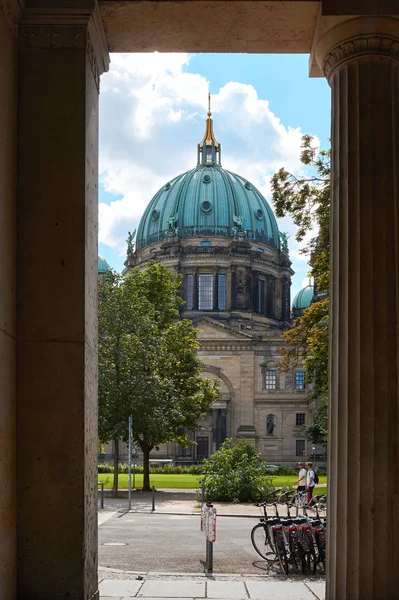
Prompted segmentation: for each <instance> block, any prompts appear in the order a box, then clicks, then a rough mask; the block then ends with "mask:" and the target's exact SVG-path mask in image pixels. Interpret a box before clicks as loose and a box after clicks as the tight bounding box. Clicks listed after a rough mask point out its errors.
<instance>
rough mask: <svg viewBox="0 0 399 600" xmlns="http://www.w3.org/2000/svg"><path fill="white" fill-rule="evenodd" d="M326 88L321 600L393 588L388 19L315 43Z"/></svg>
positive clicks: (395, 357) (395, 245)
mask: <svg viewBox="0 0 399 600" xmlns="http://www.w3.org/2000/svg"><path fill="white" fill-rule="evenodd" d="M316 56H317V60H318V63H319V65H320V66H321V67H322V68H323V70H324V73H325V75H326V77H327V78H328V81H329V83H330V85H331V90H332V215H331V222H332V226H331V232H332V233H331V244H332V284H331V317H330V326H331V332H330V335H331V364H330V390H331V398H330V416H329V460H328V464H329V480H328V569H327V595H326V598H327V600H346V599H348V598H350V599H352V600H389V599H392V600H393V599H394V598H397V597H398V590H399V552H398V549H397V544H398V539H399V495H398V489H399V466H398V465H399V456H398V408H399V405H398V361H399V351H398V318H399V315H398V300H399V21H398V20H395V19H390V18H380V19H366V18H365V19H354V20H352V21H348V22H346V23H345V24H343V25H340V26H338V27H336V28H335V29H332V30H330V31H329V32H328V33H327V34H326V35H325V36H324V37H323V38H321V40H320V42H319V44H318V46H317V48H316Z"/></svg>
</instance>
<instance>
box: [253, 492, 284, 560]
mask: <svg viewBox="0 0 399 600" xmlns="http://www.w3.org/2000/svg"><path fill="white" fill-rule="evenodd" d="M280 492H281V489H276V490H273V491H272V492H270V493H269V494H268V495H267V496H266V500H265V501H264V502H259V503H257V504H255V506H258V507H261V508H263V517H261V518H260V521H259V523H258V524H257V525H255V526H254V527H253V528H252V531H251V541H252V545H253V547H254V548H255V550H256V552H257V553H258V554H259V556H261V557H262V558H264V559H265V560H267V561H269V562H274V560H275V559H276V547H275V541H274V537H273V527H276V526H278V525H280V517H279V514H278V509H277V504H276V502H277V496H278V494H279V493H280ZM268 507H273V508H274V510H275V512H276V515H275V516H269V515H268V514H267V508H268Z"/></svg>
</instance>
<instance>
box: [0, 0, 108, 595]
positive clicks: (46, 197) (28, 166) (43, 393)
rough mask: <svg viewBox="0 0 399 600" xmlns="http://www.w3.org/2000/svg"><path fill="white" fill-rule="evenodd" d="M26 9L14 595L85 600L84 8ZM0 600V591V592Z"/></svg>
mask: <svg viewBox="0 0 399 600" xmlns="http://www.w3.org/2000/svg"><path fill="white" fill-rule="evenodd" d="M59 4H60V7H57V6H56V5H57V2H56V0H55V1H53V2H46V1H44V0H43V4H42V5H41V4H40V1H39V0H37V1H36V2H29V3H28V8H27V9H26V11H25V13H24V16H23V20H22V24H21V27H20V36H19V85H18V91H19V107H18V109H19V121H18V131H19V145H18V159H19V165H18V169H19V173H18V178H19V187H18V223H17V227H18V230H17V240H18V242H17V246H18V247H17V298H18V302H17V441H16V449H17V451H16V455H17V541H18V548H17V550H18V583H17V597H18V599H19V600H34V599H39V598H40V600H55V599H56V598H57V599H61V598H68V599H69V600H97V599H98V598H99V591H98V579H97V577H98V576H97V552H98V549H97V547H98V540H97V444H98V435H97V297H98V293H97V211H98V209H97V202H98V167H97V165H98V92H99V79H100V75H101V73H102V72H103V71H104V70H106V69H107V68H108V60H109V59H108V52H107V47H106V42H105V37H104V32H103V29H102V23H101V19H100V15H99V10H98V7H97V6H96V2H95V0H79V1H78V0H76V2H75V3H74V2H73V0H70V1H69V2H66V3H65V2H60V3H59ZM0 597H3V596H2V592H1V591H0Z"/></svg>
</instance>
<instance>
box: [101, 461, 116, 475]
mask: <svg viewBox="0 0 399 600" xmlns="http://www.w3.org/2000/svg"><path fill="white" fill-rule="evenodd" d="M97 471H98V473H113V472H114V467H111V465H109V464H108V463H100V464H99V465H98V467H97Z"/></svg>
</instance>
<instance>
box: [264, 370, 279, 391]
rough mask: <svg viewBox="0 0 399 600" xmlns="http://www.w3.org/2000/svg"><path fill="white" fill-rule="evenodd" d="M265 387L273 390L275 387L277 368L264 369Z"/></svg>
mask: <svg viewBox="0 0 399 600" xmlns="http://www.w3.org/2000/svg"><path fill="white" fill-rule="evenodd" d="M264 382H265V389H267V390H275V389H276V388H277V369H266V370H265V372H264Z"/></svg>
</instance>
